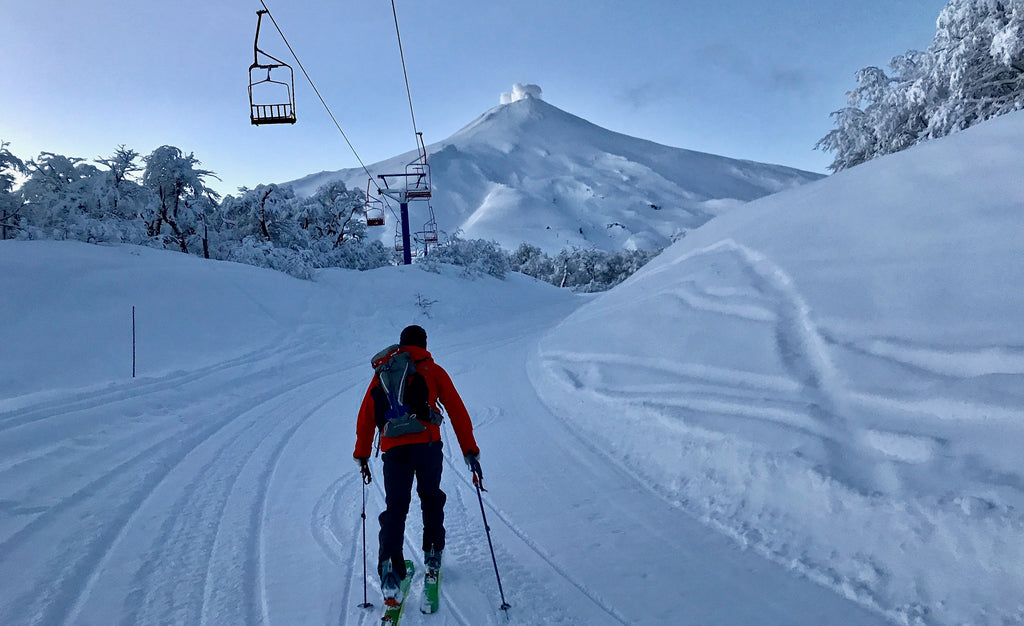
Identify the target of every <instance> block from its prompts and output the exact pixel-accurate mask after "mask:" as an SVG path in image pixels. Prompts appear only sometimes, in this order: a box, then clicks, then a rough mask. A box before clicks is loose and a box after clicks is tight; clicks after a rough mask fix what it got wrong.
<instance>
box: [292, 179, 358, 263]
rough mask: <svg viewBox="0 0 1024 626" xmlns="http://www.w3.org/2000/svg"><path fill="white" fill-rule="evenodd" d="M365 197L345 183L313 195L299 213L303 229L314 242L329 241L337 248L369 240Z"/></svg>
mask: <svg viewBox="0 0 1024 626" xmlns="http://www.w3.org/2000/svg"><path fill="white" fill-rule="evenodd" d="M364 195H365V194H364V193H363V192H362V191H361V190H357V189H355V190H350V189H348V188H347V187H346V186H345V183H343V182H342V181H336V182H332V183H328V184H326V185H324V186H322V187H320V188H319V189H317V191H316V193H314V194H313V195H312V196H311V197H310V198H308V199H307V201H306V202H304V203H303V204H302V207H301V209H300V214H299V216H300V218H301V219H302V220H303V228H306V229H307V230H310V234H311V236H312V237H313V238H314V239H323V238H329V239H330V240H331V241H332V242H333V245H334V246H335V247H338V246H340V245H342V244H343V243H344V242H345V241H348V240H350V239H356V240H360V239H362V238H363V237H365V236H366V222H365V221H363V220H362V219H361V216H362V211H361V209H362V207H363V200H364Z"/></svg>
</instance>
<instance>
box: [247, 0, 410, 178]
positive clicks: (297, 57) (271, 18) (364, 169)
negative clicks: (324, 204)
mask: <svg viewBox="0 0 1024 626" xmlns="http://www.w3.org/2000/svg"><path fill="white" fill-rule="evenodd" d="M260 4H262V5H263V8H264V9H265V10H266V12H267V15H269V16H270V21H271V22H273V24H274V28H276V29H277V32H278V34H279V35H281V39H282V40H283V41H284V45H286V46H287V47H288V52H290V53H291V55H292V58H293V59H295V63H296V64H298V66H299V69H300V70H302V75H303V76H305V77H306V81H307V82H309V86H310V87H312V88H313V92H314V93H316V97H317V98H319V99H320V104H322V105H324V109H326V111H327V115H329V116H331V120H332V121H333V122H334V125H335V126H336V127H337V128H338V132H340V133H341V136H342V137H344V139H345V143H347V144H348V147H349V149H350V150H351V151H352V154H353V155H355V157H356V161H359V165H360V166H361V167H362V168H363V171H364V172H366V175H367V176H368V177H369V178H370V179H371V180H372V179H373V174H371V173H370V170H369V168H367V167H366V164H365V163H363V160H362V159H361V158H360V157H359V153H358V152H356V148H355V146H353V145H352V142H351V141H349V138H348V135H346V134H345V131H344V130H342V128H341V124H339V123H338V119H337V118H336V117H334V113H333V112H331V107H329V106H327V102H326V101H325V100H324V97H323V96H321V95H320V90H319V89H317V88H316V85H315V84H313V79H312V78H310V77H309V73H308V72H306V68H305V67H303V65H302V61H300V60H299V56H298V55H297V54H295V50H293V49H292V45H291V44H290V43H288V38H287V37H285V36H284V32H282V31H281V27H280V26H278V25H277V20H275V19H274V14H273V13H271V12H270V8H269V7H267V3H266V2H265V1H264V0H260ZM393 5H394V2H392V6H393ZM396 19H397V17H396ZM396 24H397V23H396ZM399 48H401V44H399ZM402 63H403V67H404V63H405V61H404V59H403V61H402ZM408 83H409V80H408V78H406V87H407V88H408ZM407 90H408V89H407ZM409 104H410V107H411V106H412V100H411V96H410V101H409ZM414 126H415V121H414ZM378 191H379V188H378Z"/></svg>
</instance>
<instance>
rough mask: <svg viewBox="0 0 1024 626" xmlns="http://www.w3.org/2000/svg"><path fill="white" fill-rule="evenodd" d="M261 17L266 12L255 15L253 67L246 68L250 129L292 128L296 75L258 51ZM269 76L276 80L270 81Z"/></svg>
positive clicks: (285, 64) (289, 68) (290, 69)
mask: <svg viewBox="0 0 1024 626" xmlns="http://www.w3.org/2000/svg"><path fill="white" fill-rule="evenodd" d="M264 13H267V11H266V10H262V9H261V10H259V11H256V38H255V40H254V41H253V61H252V65H250V66H249V121H250V122H251V123H252V125H253V126H260V125H263V124H294V123H295V72H294V71H293V70H292V67H291V66H290V65H288V64H287V63H285V62H284V61H281V60H280V59H277V58H275V57H273V56H271V55H269V54H267V53H266V52H264V51H263V50H261V49H260V26H261V25H262V23H263V14H264ZM261 55H262V56H261ZM264 72H266V73H265V74H264ZM271 75H273V76H276V77H277V78H276V79H275V78H271Z"/></svg>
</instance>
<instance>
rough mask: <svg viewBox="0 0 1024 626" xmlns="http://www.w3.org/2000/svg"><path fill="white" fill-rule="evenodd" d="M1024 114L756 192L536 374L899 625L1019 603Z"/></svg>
mask: <svg viewBox="0 0 1024 626" xmlns="http://www.w3.org/2000/svg"><path fill="white" fill-rule="evenodd" d="M1022 145H1024V114H1013V115H1010V116H1007V117H1004V118H1000V119H996V120H993V121H990V122H987V123H984V124H982V125H980V126H978V127H976V128H972V129H970V130H967V131H964V132H962V133H959V134H956V135H953V136H951V137H948V138H945V139H943V140H938V141H934V142H931V143H928V144H923V145H920V146H918V147H915V148H913V149H911V150H908V151H906V152H904V153H900V154H897V155H892V156H888V157H884V158H880V159H877V160H876V161H872V162H869V163H867V164H864V165H862V166H859V167H856V168H853V169H851V170H848V171H845V172H842V173H840V174H837V175H835V176H833V177H830V178H829V179H826V180H823V181H819V182H816V183H811V184H808V185H805V186H803V187H800V188H797V189H794V190H790V191H787V192H783V193H779V194H777V195H774V196H771V197H768V198H764V199H761V200H757V201H754V202H751V203H750V204H747V205H746V206H744V207H741V208H739V209H736V210H734V211H732V212H730V213H728V214H726V215H723V216H721V217H718V218H716V219H714V220H712V221H711V222H709V223H708V224H706V225H705V226H703V227H701V228H699V229H697V230H696V231H693V232H691V233H689V234H688V236H687V237H686V239H684V240H683V241H681V242H679V243H677V244H675V245H674V246H672V247H671V248H669V249H668V250H667V251H666V252H665V253H663V254H662V255H661V256H660V257H658V258H657V259H655V260H654V261H652V262H651V263H650V264H649V265H648V266H647V267H645V268H643V269H642V270H641V271H640V272H638V273H637V274H636V275H634V276H633V277H631V278H630V279H628V280H627V281H626V282H625V283H624V284H623V285H621V286H619V287H618V288H616V289H614V290H613V291H611V292H609V293H607V294H605V295H603V296H601V297H599V298H598V299H596V300H595V301H593V302H591V303H590V304H588V305H587V306H584V307H582V308H581V309H580V310H579V311H577V312H576V313H574V314H573V315H572V316H570V317H569V318H568V319H567V320H566V321H565V322H563V323H562V324H560V325H559V326H558V327H557V328H556V329H554V330H553V331H552V332H551V333H550V334H549V335H548V336H547V338H546V339H544V340H543V341H542V343H541V350H540V357H539V359H538V361H537V362H536V363H535V366H534V371H533V376H532V379H533V381H534V383H535V384H536V385H537V386H538V388H539V389H541V390H543V392H544V394H543V395H544V397H545V398H547V400H548V402H549V404H550V405H551V406H552V407H554V408H555V412H556V413H559V414H564V415H566V416H567V418H568V419H570V420H571V421H572V423H573V424H574V425H575V426H576V427H578V428H580V429H582V430H584V431H586V432H587V433H588V435H589V436H591V437H593V438H594V439H595V440H598V441H600V442H601V444H600V445H602V446H605V447H607V448H608V449H611V450H614V452H615V454H616V455H617V456H619V457H621V458H623V459H625V462H626V463H627V464H628V465H629V466H630V467H631V468H633V469H634V470H635V471H636V472H637V473H638V474H640V475H642V476H644V477H645V478H647V479H649V480H652V481H656V482H657V484H658V485H659V488H660V489H661V490H662V492H663V493H664V494H665V495H666V496H667V497H670V498H673V499H674V500H676V501H678V502H680V503H681V505H682V506H684V507H685V508H686V509H687V510H690V511H692V512H693V513H695V514H696V515H699V516H700V517H701V518H702V519H705V520H706V521H707V522H708V523H710V524H713V525H715V526H717V527H720V528H722V529H723V530H725V531H726V532H728V533H730V534H732V535H733V536H735V537H736V538H737V539H738V540H740V541H742V542H744V543H745V544H749V545H751V546H754V547H756V548H757V549H758V550H761V551H763V552H764V553H766V554H770V555H772V556H773V558H776V559H778V560H780V561H781V562H784V563H787V564H790V565H791V566H792V567H796V568H798V569H800V570H803V571H806V572H807V573H808V574H809V575H812V576H814V577H816V578H818V579H821V580H823V581H825V582H827V583H828V584H830V585H833V586H835V587H837V588H839V589H842V590H843V591H844V593H846V594H848V595H849V596H850V597H854V598H858V599H860V600H861V601H864V602H867V603H870V604H873V605H875V606H878V607H881V608H882V609H884V610H885V611H886V612H887V613H888V614H889V615H890V616H891V617H892V618H894V619H896V620H897V621H900V622H903V623H933V622H936V623H976V624H980V623H990V624H991V623H1010V622H1020V621H1021V620H1024V595H1022V592H1021V590H1022V589H1024V542H1022V541H1021V538H1022V537H1024V517H1022V514H1021V512H1022V505H1024V471H1022V469H1021V464H1020V450H1021V449H1024V402H1022V401H1024V394H1022V392H1021V390H1022V389H1024V323H1022V322H1024V263H1022V260H1024V230H1022V224H1024V221H1022V219H1024V217H1022V212H1021V207H1024V185H1021V179H1020V162H1021V157H1022V149H1021V146H1022Z"/></svg>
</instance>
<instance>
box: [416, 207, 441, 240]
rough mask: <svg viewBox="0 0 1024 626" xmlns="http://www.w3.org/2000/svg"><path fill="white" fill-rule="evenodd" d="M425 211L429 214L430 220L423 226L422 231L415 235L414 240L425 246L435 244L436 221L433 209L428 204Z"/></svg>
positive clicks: (436, 238)
mask: <svg viewBox="0 0 1024 626" xmlns="http://www.w3.org/2000/svg"><path fill="white" fill-rule="evenodd" d="M427 211H429V212H430V219H428V220H427V222H426V223H425V224H424V225H423V230H421V231H419V232H418V233H416V238H417V239H418V240H420V241H422V242H423V243H425V244H431V243H437V240H438V237H437V220H436V219H434V209H433V208H432V207H431V206H430V205H429V204H427Z"/></svg>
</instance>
